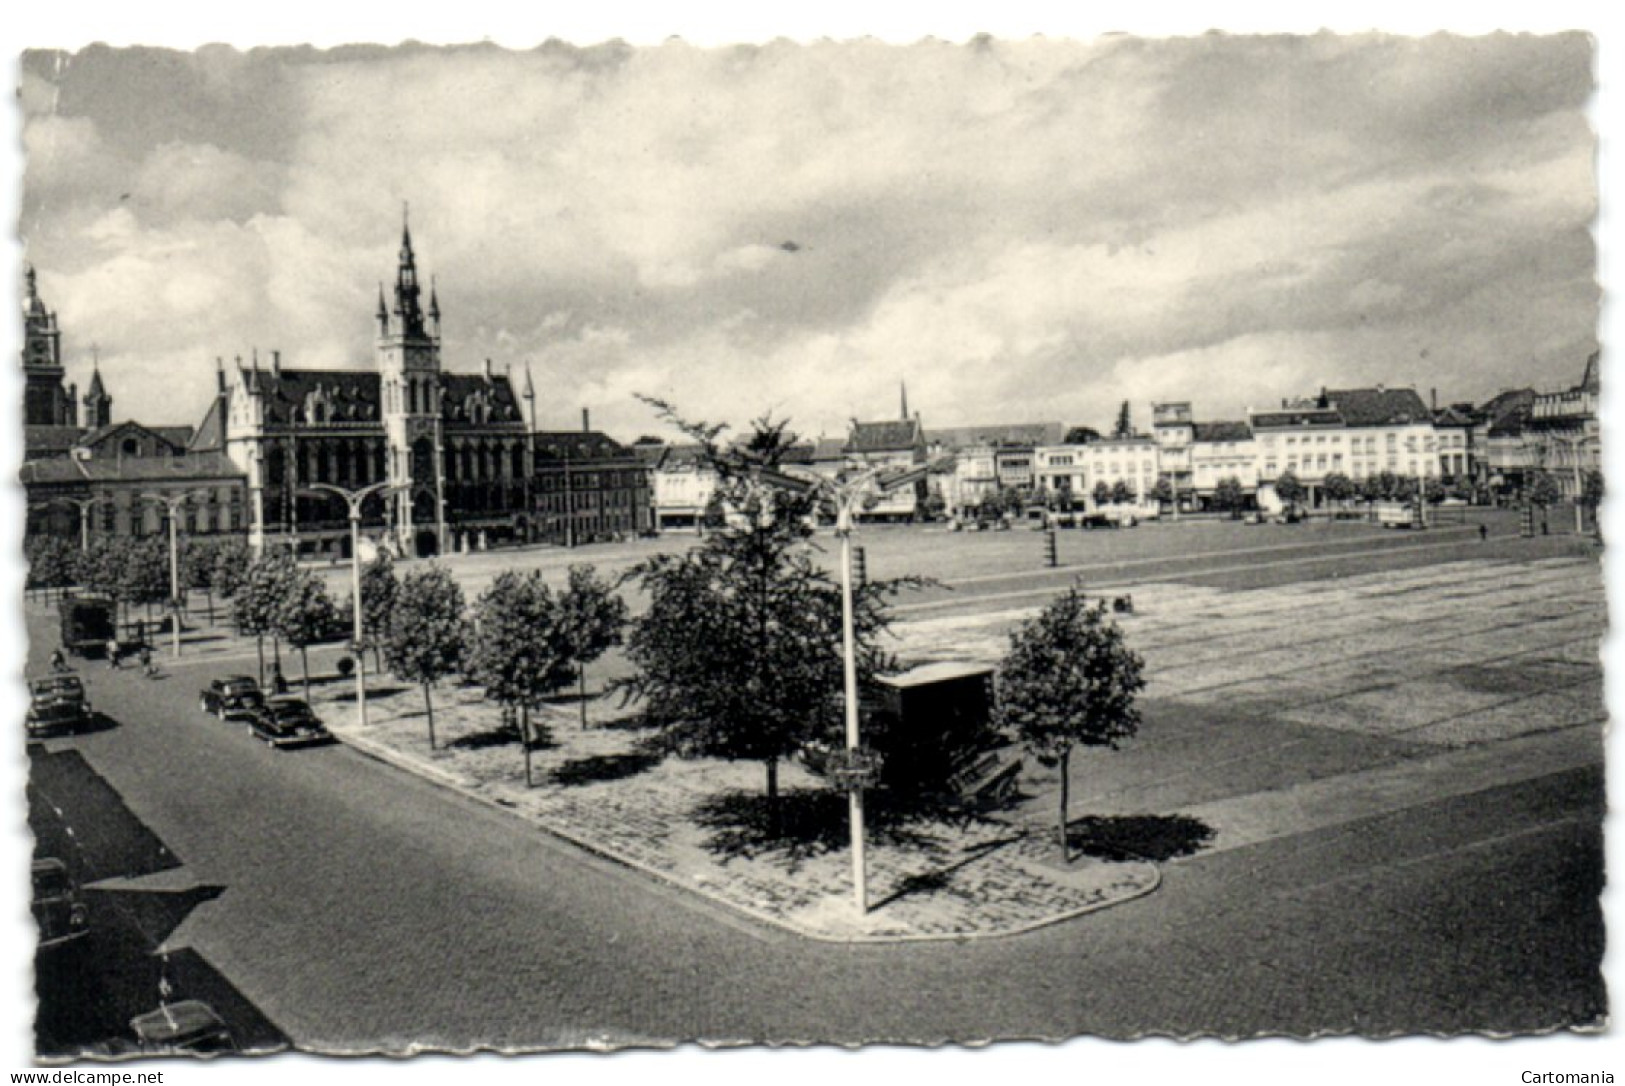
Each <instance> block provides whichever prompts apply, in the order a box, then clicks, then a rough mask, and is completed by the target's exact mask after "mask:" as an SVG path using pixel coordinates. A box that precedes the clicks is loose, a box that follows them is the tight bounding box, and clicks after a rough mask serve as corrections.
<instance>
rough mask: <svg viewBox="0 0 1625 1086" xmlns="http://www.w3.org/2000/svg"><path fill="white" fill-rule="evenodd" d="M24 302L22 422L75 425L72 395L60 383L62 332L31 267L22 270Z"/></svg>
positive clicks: (76, 420) (44, 424) (76, 416)
mask: <svg viewBox="0 0 1625 1086" xmlns="http://www.w3.org/2000/svg"><path fill="white" fill-rule="evenodd" d="M25 279H26V282H27V286H28V297H27V299H26V300H25V301H24V302H23V376H24V380H25V381H26V387H25V388H24V390H23V422H24V424H25V425H28V426H77V425H78V422H79V420H78V411H77V410H76V407H75V404H74V402H73V395H72V394H71V393H70V392H68V391H67V390H66V389H65V388H63V386H62V378H63V376H64V375H65V374H64V371H63V369H62V333H61V332H60V331H59V330H58V329H57V325H56V314H55V313H53V312H51V311H50V310H48V309H46V308H45V303H44V302H43V301H41V300H40V296H39V287H38V285H37V284H36V283H35V281H34V269H33V268H29V269H28V270H27V272H26V273H25Z"/></svg>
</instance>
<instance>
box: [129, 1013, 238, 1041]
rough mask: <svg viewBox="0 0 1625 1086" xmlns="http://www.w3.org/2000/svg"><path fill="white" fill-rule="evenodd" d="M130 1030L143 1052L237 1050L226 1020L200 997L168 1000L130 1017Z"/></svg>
mask: <svg viewBox="0 0 1625 1086" xmlns="http://www.w3.org/2000/svg"><path fill="white" fill-rule="evenodd" d="M130 1032H131V1033H133V1034H135V1039H136V1043H137V1044H139V1045H140V1046H141V1050H142V1051H143V1052H153V1053H161V1052H196V1053H199V1054H203V1053H206V1052H235V1051H237V1042H236V1041H235V1040H233V1039H232V1036H231V1031H230V1030H229V1029H227V1028H226V1023H225V1022H224V1021H223V1020H222V1019H221V1017H220V1016H219V1015H218V1014H216V1013H215V1010H214V1008H213V1007H211V1006H209V1005H208V1004H207V1003H205V1002H203V1001H202V1000H200V999H183V1000H180V1001H179V1002H176V1003H165V1004H162V1005H160V1006H159V1007H158V1009H157V1010H154V1011H148V1012H147V1013H146V1014H138V1015H136V1016H135V1017H134V1018H132V1019H130Z"/></svg>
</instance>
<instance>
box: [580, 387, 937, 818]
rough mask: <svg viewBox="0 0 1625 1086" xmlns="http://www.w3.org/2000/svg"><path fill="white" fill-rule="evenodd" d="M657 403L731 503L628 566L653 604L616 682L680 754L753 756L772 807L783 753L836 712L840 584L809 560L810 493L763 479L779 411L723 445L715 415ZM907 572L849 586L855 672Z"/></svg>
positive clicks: (873, 652)
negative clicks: (714, 518) (714, 519)
mask: <svg viewBox="0 0 1625 1086" xmlns="http://www.w3.org/2000/svg"><path fill="white" fill-rule="evenodd" d="M658 406H660V407H662V409H663V410H664V411H665V412H666V413H667V415H668V417H669V418H671V419H673V420H674V421H676V422H677V423H678V425H680V426H682V427H683V429H684V430H685V432H687V433H688V434H689V436H690V437H692V438H693V439H695V440H696V441H699V442H700V443H701V444H702V446H703V447H704V448H705V449H706V455H707V458H708V459H709V460H710V461H711V463H712V464H713V465H714V466H715V469H716V471H717V475H718V492H719V494H720V495H722V496H723V500H724V501H725V502H726V503H727V505H728V507H729V509H730V510H732V511H733V512H734V514H735V515H734V516H733V517H731V518H730V521H729V526H728V527H727V528H726V529H725V530H723V531H719V532H717V533H715V534H713V535H711V536H710V537H708V538H707V539H706V541H705V543H704V544H703V545H702V546H699V547H697V548H694V549H693V550H691V551H689V552H687V553H682V554H665V555H657V556H655V557H653V558H650V559H649V560H648V561H646V562H643V563H642V564H640V565H639V566H637V567H636V568H635V569H634V570H633V571H632V574H633V576H635V577H636V578H637V579H638V580H639V582H640V584H641V586H642V588H643V590H644V594H645V596H646V597H647V599H648V603H649V606H648V610H647V612H646V613H645V614H644V615H643V616H642V617H641V618H640V619H638V620H637V622H636V623H634V625H633V628H632V632H631V636H630V637H629V638H628V640H627V656H628V658H629V659H630V660H631V662H632V664H633V666H634V667H635V669H636V671H635V673H634V675H633V676H632V677H630V678H628V679H623V680H619V681H618V682H616V683H615V684H612V687H613V688H614V689H618V690H620V691H621V692H622V693H623V694H624V695H625V696H626V697H627V698H628V699H629V700H630V699H636V700H637V701H639V702H641V704H642V706H643V709H644V712H645V714H646V715H647V717H648V718H649V719H650V720H651V721H653V722H655V723H656V724H658V725H659V726H660V727H661V728H662V731H663V735H664V737H665V739H666V741H667V745H668V746H669V747H670V748H671V749H672V750H674V751H675V752H676V753H678V754H679V755H682V756H689V757H696V756H713V757H720V758H726V759H729V760H746V761H759V762H761V763H762V765H763V768H764V771H765V774H766V794H767V796H768V799H769V806H770V810H772V811H774V812H775V815H774V817H776V812H777V802H776V800H777V797H778V765H779V762H780V761H781V760H782V759H785V758H789V757H791V756H792V755H794V754H795V753H796V752H797V751H799V750H801V749H802V748H803V747H804V746H806V745H807V744H808V743H809V742H812V741H814V740H818V739H826V738H828V737H830V736H832V735H834V734H838V733H839V731H840V729H841V723H842V708H843V667H842V659H843V658H842V638H841V591H840V588H839V587H838V586H837V585H836V584H835V583H834V581H833V580H832V578H831V577H830V575H829V574H828V573H826V572H825V571H824V570H823V569H822V568H820V566H819V564H818V563H816V562H815V561H814V560H813V553H812V546H811V528H810V527H809V523H810V522H809V518H808V516H807V513H808V511H809V510H810V509H811V508H812V507H813V505H814V503H815V501H816V498H815V496H814V494H813V493H812V492H798V491H796V490H794V489H789V488H785V487H781V486H776V485H771V484H770V483H767V482H764V481H763V479H762V475H761V473H762V472H775V471H777V469H778V465H779V464H780V462H781V461H782V460H783V457H784V454H785V452H786V451H787V449H788V448H789V446H790V445H791V444H792V442H793V438H791V437H790V435H788V434H787V432H786V428H785V424H784V423H782V422H778V423H775V422H773V421H772V420H766V419H763V420H758V421H757V422H756V423H755V424H754V425H753V432H752V433H751V435H750V437H749V438H748V439H747V440H746V441H745V442H743V443H740V444H738V445H735V446H733V447H731V448H728V449H722V448H719V447H718V445H717V443H716V437H717V435H718V434H719V433H720V432H721V429H722V428H721V427H714V426H708V425H706V424H703V423H687V422H683V421H681V420H679V419H677V418H676V415H675V414H674V413H673V412H671V409H670V408H669V407H666V406H665V405H663V404H661V405H658ZM904 583H919V582H918V581H915V580H909V581H868V582H866V583H864V584H862V585H859V586H854V591H853V595H854V600H853V603H854V631H855V634H856V648H857V654H856V655H857V671H858V675H859V681H860V682H862V681H865V680H866V679H867V678H868V677H869V676H871V675H873V674H874V673H875V672H877V671H879V670H883V669H884V668H885V667H887V666H889V665H890V663H891V661H890V658H889V657H888V656H886V655H885V654H884V653H883V652H882V651H881V650H880V648H879V647H878V646H877V639H878V637H879V635H880V634H881V632H882V631H883V630H884V628H885V625H886V618H885V613H884V606H883V604H884V601H885V599H886V598H888V597H889V596H890V595H891V594H893V593H894V592H896V591H897V590H898V588H900V587H901V585H902V584H904Z"/></svg>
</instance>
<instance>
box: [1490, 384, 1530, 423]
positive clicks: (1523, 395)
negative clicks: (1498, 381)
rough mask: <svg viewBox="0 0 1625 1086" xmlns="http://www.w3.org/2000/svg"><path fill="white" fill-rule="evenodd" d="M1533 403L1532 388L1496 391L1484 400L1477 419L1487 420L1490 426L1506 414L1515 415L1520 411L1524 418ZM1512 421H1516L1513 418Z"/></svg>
mask: <svg viewBox="0 0 1625 1086" xmlns="http://www.w3.org/2000/svg"><path fill="white" fill-rule="evenodd" d="M1534 405H1535V390H1534V389H1532V388H1512V389H1507V390H1506V391H1505V392H1500V393H1497V394H1496V395H1495V396H1493V397H1492V398H1490V399H1489V400H1486V401H1485V402H1484V404H1483V406H1481V407H1480V408H1479V409H1478V411H1477V412H1476V414H1477V415H1478V418H1479V421H1481V422H1488V423H1490V424H1491V425H1492V426H1493V425H1494V424H1495V423H1497V422H1500V421H1501V420H1502V419H1503V418H1507V417H1508V416H1517V415H1518V414H1520V413H1522V415H1523V417H1524V418H1527V417H1528V416H1529V412H1530V410H1531V409H1532V408H1533V407H1534ZM1512 421H1514V422H1516V421H1517V419H1516V418H1513V420H1512Z"/></svg>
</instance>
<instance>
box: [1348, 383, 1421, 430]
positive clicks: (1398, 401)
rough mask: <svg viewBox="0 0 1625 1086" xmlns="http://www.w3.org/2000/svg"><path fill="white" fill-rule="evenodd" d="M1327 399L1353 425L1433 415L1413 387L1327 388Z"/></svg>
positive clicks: (1399, 422)
mask: <svg viewBox="0 0 1625 1086" xmlns="http://www.w3.org/2000/svg"><path fill="white" fill-rule="evenodd" d="M1326 399H1327V400H1328V401H1329V402H1330V403H1331V405H1332V406H1333V407H1334V408H1336V409H1337V412H1338V413H1339V414H1341V415H1342V416H1343V421H1344V422H1345V423H1347V424H1348V425H1350V426H1403V425H1405V424H1407V423H1413V422H1428V421H1430V420H1431V419H1432V418H1433V413H1432V412H1431V411H1429V410H1428V406H1427V404H1425V403H1423V402H1422V397H1421V396H1418V395H1417V394H1416V390H1415V389H1414V388H1345V389H1339V390H1336V391H1328V392H1327V393H1326Z"/></svg>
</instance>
